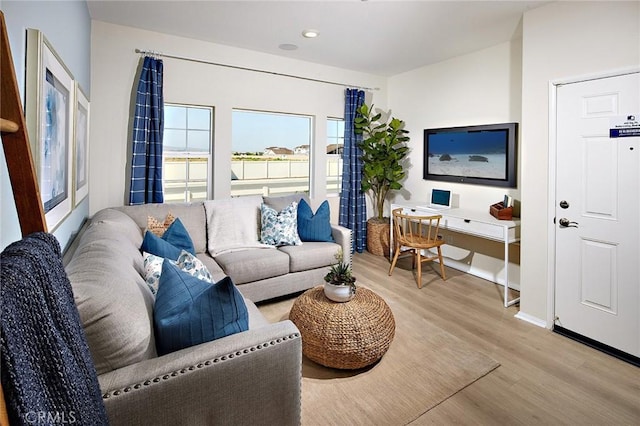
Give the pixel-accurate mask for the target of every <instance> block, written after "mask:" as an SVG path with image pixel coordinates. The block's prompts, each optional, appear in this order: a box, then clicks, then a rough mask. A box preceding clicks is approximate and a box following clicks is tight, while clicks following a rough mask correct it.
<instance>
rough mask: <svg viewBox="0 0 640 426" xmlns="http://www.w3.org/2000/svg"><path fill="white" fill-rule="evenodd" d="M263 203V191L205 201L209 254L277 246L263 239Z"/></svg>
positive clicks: (215, 254) (216, 254)
mask: <svg viewBox="0 0 640 426" xmlns="http://www.w3.org/2000/svg"><path fill="white" fill-rule="evenodd" d="M261 204H262V197H261V196H260V195H251V196H247V197H236V198H230V199H223V200H209V201H205V203H204V208H205V211H206V214H207V237H208V242H207V250H208V251H209V254H210V255H211V256H213V257H215V256H218V255H220V254H223V253H229V252H232V251H239V250H247V249H250V248H275V247H274V246H271V245H268V244H262V243H261V242H260V205H261Z"/></svg>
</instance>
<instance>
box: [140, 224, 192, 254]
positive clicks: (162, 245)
mask: <svg viewBox="0 0 640 426" xmlns="http://www.w3.org/2000/svg"><path fill="white" fill-rule="evenodd" d="M140 249H141V250H142V251H146V252H147V253H151V254H155V255H156V256H160V257H164V258H165V259H171V260H178V256H180V253H181V252H182V250H180V249H179V248H178V247H176V246H174V245H173V244H171V243H168V242H166V241H165V240H163V239H162V238H160V237H158V236H157V235H154V234H153V232H151V231H147V232H145V233H144V239H143V240H142V247H140Z"/></svg>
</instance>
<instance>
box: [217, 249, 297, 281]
mask: <svg viewBox="0 0 640 426" xmlns="http://www.w3.org/2000/svg"><path fill="white" fill-rule="evenodd" d="M292 247H293V246H292ZM295 247H298V246H295ZM300 247H302V246H300ZM215 260H216V262H217V263H218V264H219V265H220V266H221V267H222V269H223V270H224V272H225V273H226V274H227V275H229V276H230V277H231V278H233V282H234V283H236V284H237V285H240V284H244V283H249V282H253V281H258V280H262V279H264V278H271V277H277V276H279V275H285V274H287V273H288V272H289V256H287V255H286V254H285V253H283V252H280V251H278V250H267V249H251V250H242V251H236V252H228V253H225V254H221V255H219V256H216V257H215Z"/></svg>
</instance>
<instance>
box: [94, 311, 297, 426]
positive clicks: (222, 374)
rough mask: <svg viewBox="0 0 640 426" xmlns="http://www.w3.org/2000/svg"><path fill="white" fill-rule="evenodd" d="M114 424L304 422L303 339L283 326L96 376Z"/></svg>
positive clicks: (291, 326) (289, 325) (290, 326)
mask: <svg viewBox="0 0 640 426" xmlns="http://www.w3.org/2000/svg"><path fill="white" fill-rule="evenodd" d="M98 379H99V381H100V387H101V389H102V393H103V401H104V403H105V407H106V409H107V414H108V415H109V421H110V424H111V425H112V426H113V425H148V424H155V425H165V424H166V425H177V424H188V425H215V424H222V425H240V424H277V425H289V424H296V425H298V424H300V410H301V408H300V404H301V402H300V396H301V380H302V342H301V338H300V332H299V331H298V329H297V328H296V326H295V325H294V324H293V323H292V322H291V321H281V322H278V323H275V324H269V325H267V326H264V327H260V328H257V329H252V330H248V331H245V332H242V333H237V334H234V335H231V336H227V337H224V338H222V339H219V340H215V341H213V342H209V343H204V344H201V345H197V346H193V347H191V348H187V349H183V350H180V351H177V352H173V353H171V354H167V355H165V356H162V357H158V358H154V359H150V360H145V361H142V362H139V363H137V364H133V365H129V366H127V367H123V368H120V369H118V370H114V371H111V372H109V373H105V374H102V375H100V376H99V377H98Z"/></svg>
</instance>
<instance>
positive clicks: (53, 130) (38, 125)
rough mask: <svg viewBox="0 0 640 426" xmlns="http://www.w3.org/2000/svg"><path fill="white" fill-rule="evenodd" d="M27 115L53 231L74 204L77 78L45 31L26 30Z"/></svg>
mask: <svg viewBox="0 0 640 426" xmlns="http://www.w3.org/2000/svg"><path fill="white" fill-rule="evenodd" d="M25 106H26V114H25V115H26V119H27V128H28V130H29V137H30V141H31V148H32V155H33V159H34V163H35V168H36V173H37V177H38V183H39V187H40V197H41V199H42V203H43V205H44V212H45V218H46V221H47V229H48V230H49V232H52V231H53V230H55V228H56V227H57V226H58V225H59V224H60V222H62V220H63V219H64V218H65V217H66V216H67V215H68V214H69V213H70V212H71V210H72V209H73V207H74V202H73V197H74V194H73V172H72V170H73V136H74V127H73V126H74V113H75V110H76V103H75V82H74V79H73V76H72V74H71V72H70V71H69V69H68V68H67V67H66V66H65V65H64V63H63V62H62V60H61V59H60V56H59V55H58V54H57V53H56V52H55V50H54V49H53V46H52V45H51V44H50V43H49V41H48V40H47V39H46V38H45V37H44V35H43V34H42V32H41V31H39V30H34V29H28V30H27V77H26V102H25Z"/></svg>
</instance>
